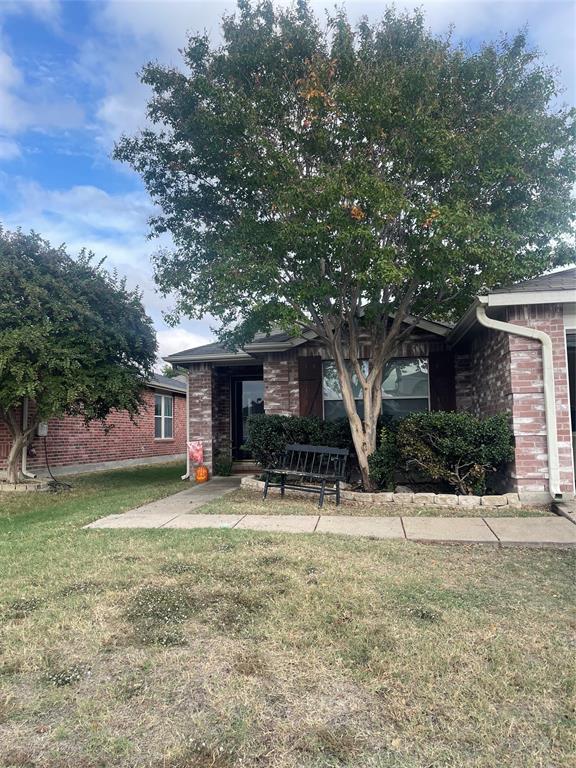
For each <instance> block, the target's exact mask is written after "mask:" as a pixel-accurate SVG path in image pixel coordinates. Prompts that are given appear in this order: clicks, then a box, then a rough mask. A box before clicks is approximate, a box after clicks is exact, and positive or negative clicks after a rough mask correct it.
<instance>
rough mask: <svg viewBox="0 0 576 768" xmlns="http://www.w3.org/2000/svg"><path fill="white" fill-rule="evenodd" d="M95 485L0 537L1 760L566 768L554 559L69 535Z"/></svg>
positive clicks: (569, 590) (95, 765) (567, 700)
mask: <svg viewBox="0 0 576 768" xmlns="http://www.w3.org/2000/svg"><path fill="white" fill-rule="evenodd" d="M112 479H113V478H112ZM137 479H138V487H137V488H135V490H134V493H135V494H144V495H146V494H148V495H150V494H152V493H153V490H152V488H151V487H149V486H148V485H147V477H146V473H145V472H141V473H140V474H139V475H138V478H137ZM113 485H114V483H112V484H111V485H110V487H109V489H108V490H107V489H106V488H107V486H106V483H101V484H100V486H99V487H98V488H92V489H91V490H89V491H88V490H87V491H86V492H85V496H84V499H85V506H86V508H88V509H89V510H90V512H89V513H88V514H87V513H86V511H85V510H83V508H82V504H80V505H79V506H78V507H77V508H76V510H75V511H74V510H71V509H70V507H66V509H64V508H59V507H58V503H57V499H55V498H53V500H52V502H51V504H53V505H55V506H52V507H51V508H50V509H44V510H42V511H36V512H35V511H34V510H29V511H28V512H27V513H22V514H20V515H19V516H11V518H9V519H7V520H5V521H4V522H3V523H0V534H1V538H0V547H1V549H0V556H1V558H2V566H3V568H2V570H3V578H2V586H1V590H2V593H1V596H0V600H1V604H0V612H1V614H2V619H3V622H2V624H3V626H2V636H1V638H0V649H1V654H2V659H1V662H0V686H1V693H0V766H3V768H8V766H11V767H12V768H14V767H15V766H18V767H19V768H24V766H26V768H116V767H119V768H120V767H121V768H341V767H342V766H349V767H353V768H423V767H424V766H430V767H432V766H434V768H451V767H453V768H460V767H461V766H466V767H468V766H469V767H470V768H493V767H494V766H501V767H503V768H542V767H543V766H546V767H550V768H552V767H554V768H556V767H558V768H560V766H562V768H567V767H568V766H570V765H573V764H574V754H575V747H576V744H575V743H574V733H575V727H574V726H575V720H574V692H575V688H576V673H575V666H574V651H575V649H576V616H574V612H573V608H574V598H573V584H574V572H575V569H574V566H575V565H576V558H575V553H574V552H571V551H560V550H559V551H554V550H530V549H527V550H523V549H504V550H498V549H493V548H481V547H470V546H462V547H435V546H422V545H418V544H413V543H410V542H375V541H370V540H361V539H349V538H346V539H345V538H343V537H342V538H341V537H337V536H331V537H310V536H294V535H292V536H290V535H282V534H275V535H271V534H258V533H253V532H249V531H231V530H200V531H174V530H172V531H169V530H162V531H154V530H152V531H138V530H132V531H120V530H111V531H96V530H92V531H86V530H81V528H80V525H81V524H84V523H85V522H87V518H88V519H90V518H91V517H92V518H93V517H94V516H95V514H96V512H97V509H96V506H97V505H98V504H99V505H100V508H101V509H100V514H104V513H110V512H114V511H118V507H119V506H120V507H124V505H125V504H126V503H128V502H127V499H126V498H125V494H124V495H122V497H116V496H115V494H116V492H117V491H115V490H113ZM151 485H153V484H151ZM94 496H98V501H97V500H96V499H95V498H94ZM66 498H67V497H64V496H62V497H60V499H61V501H60V504H62V505H66V504H68V503H69V500H68V501H66ZM68 499H69V497H68ZM80 501H81V496H80V495H78V497H77V502H80Z"/></svg>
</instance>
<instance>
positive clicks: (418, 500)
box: [240, 475, 522, 509]
mask: <svg viewBox="0 0 576 768" xmlns="http://www.w3.org/2000/svg"><path fill="white" fill-rule="evenodd" d="M240 487H242V488H252V489H254V490H260V491H262V490H263V489H264V481H263V480H258V479H257V478H256V477H255V476H254V475H246V476H245V477H243V478H242V480H241V481H240ZM269 492H270V493H279V492H280V489H279V488H277V487H274V488H270V489H269ZM290 493H291V494H298V496H302V497H305V496H308V494H307V493H305V492H303V491H293V490H291V491H290ZM341 497H342V499H343V500H344V501H352V502H354V503H356V504H372V505H376V506H378V505H379V504H424V505H425V506H428V507H430V506H438V507H466V508H470V507H492V508H494V507H510V508H511V509H520V508H521V507H522V502H521V501H520V497H519V495H518V494H517V493H503V494H500V495H499V496H458V495H457V494H455V493H391V492H387V491H382V492H381V493H359V492H358V491H350V490H342V492H341Z"/></svg>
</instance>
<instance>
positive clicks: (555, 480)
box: [476, 296, 562, 499]
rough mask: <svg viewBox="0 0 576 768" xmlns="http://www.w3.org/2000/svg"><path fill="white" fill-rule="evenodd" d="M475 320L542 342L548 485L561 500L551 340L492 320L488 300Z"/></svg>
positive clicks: (540, 333) (532, 330)
mask: <svg viewBox="0 0 576 768" xmlns="http://www.w3.org/2000/svg"><path fill="white" fill-rule="evenodd" d="M478 300H479V302H480V303H479V304H477V305H476V319H477V320H478V322H479V323H480V325H483V326H484V327H485V328H492V329H493V330H495V331H503V332H504V333H509V334H512V335H514V336H523V337H524V338H526V339H536V340H537V341H539V342H540V343H541V345H542V370H543V379H544V417H545V420H546V443H547V447H548V488H549V491H550V495H551V496H552V498H553V499H561V498H562V491H561V490H560V460H559V458H558V432H557V428H556V395H555V392H554V362H553V358H552V341H551V339H550V336H548V334H547V333H544V331H538V330H536V329H535V328H527V327H525V326H523V325H514V324H513V323H505V322H503V321H502V320H495V319H494V318H492V317H488V315H487V314H486V307H485V305H486V304H487V299H486V297H484V296H479V297H478Z"/></svg>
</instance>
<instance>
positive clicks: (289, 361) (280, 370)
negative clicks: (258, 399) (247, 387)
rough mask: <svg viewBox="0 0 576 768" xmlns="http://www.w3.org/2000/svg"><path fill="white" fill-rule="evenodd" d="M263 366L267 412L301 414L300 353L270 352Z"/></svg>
mask: <svg viewBox="0 0 576 768" xmlns="http://www.w3.org/2000/svg"><path fill="white" fill-rule="evenodd" d="M263 366H264V367H263V376H264V409H265V411H266V413H268V414H277V415H281V416H299V415H300V387H299V383H298V353H297V352H290V353H286V352H272V353H269V354H267V355H266V356H265V358H264V363H263Z"/></svg>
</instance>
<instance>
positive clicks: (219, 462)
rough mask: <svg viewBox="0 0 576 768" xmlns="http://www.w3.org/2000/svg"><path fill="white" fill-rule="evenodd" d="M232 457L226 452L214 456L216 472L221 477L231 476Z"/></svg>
mask: <svg viewBox="0 0 576 768" xmlns="http://www.w3.org/2000/svg"><path fill="white" fill-rule="evenodd" d="M232 463H233V462H232V458H231V457H230V456H228V455H226V454H224V453H222V454H217V455H216V456H215V457H214V474H215V475H219V476H220V477H230V475H231V474H232Z"/></svg>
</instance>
